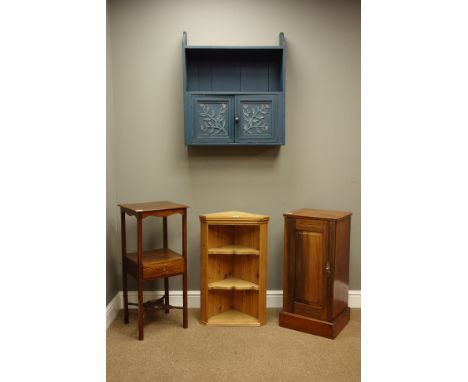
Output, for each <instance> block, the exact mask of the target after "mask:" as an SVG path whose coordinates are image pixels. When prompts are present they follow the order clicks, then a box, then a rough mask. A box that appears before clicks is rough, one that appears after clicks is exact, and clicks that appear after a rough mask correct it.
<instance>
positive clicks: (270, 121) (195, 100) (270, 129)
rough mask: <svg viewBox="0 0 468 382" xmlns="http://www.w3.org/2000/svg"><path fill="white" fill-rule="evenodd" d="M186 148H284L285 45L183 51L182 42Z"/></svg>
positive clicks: (185, 48) (184, 44) (281, 39)
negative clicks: (189, 146) (257, 146)
mask: <svg viewBox="0 0 468 382" xmlns="http://www.w3.org/2000/svg"><path fill="white" fill-rule="evenodd" d="M182 62H183V76H184V78H183V79H184V114H185V118H184V127H185V144H186V145H194V146H196V145H199V146H212V145H213V146H220V145H222V146H254V145H265V146H275V145H284V119H285V118H284V109H285V108H284V100H285V97H284V88H285V86H284V85H285V42H284V35H283V33H280V34H279V45H277V46H188V45H187V33H186V32H184V34H183V38H182Z"/></svg>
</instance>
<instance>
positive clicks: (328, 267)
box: [325, 261, 331, 276]
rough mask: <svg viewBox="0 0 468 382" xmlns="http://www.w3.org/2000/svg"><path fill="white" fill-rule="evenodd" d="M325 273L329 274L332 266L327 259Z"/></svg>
mask: <svg viewBox="0 0 468 382" xmlns="http://www.w3.org/2000/svg"><path fill="white" fill-rule="evenodd" d="M325 273H326V274H327V276H328V275H330V273H331V268H330V262H329V261H327V264H326V265H325Z"/></svg>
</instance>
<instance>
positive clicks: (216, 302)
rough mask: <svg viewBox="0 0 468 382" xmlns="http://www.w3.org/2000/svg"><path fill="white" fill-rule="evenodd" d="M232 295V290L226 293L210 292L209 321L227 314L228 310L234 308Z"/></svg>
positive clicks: (219, 291)
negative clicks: (219, 315)
mask: <svg viewBox="0 0 468 382" xmlns="http://www.w3.org/2000/svg"><path fill="white" fill-rule="evenodd" d="M232 293H233V292H232V291H230V290H229V291H225V290H216V289H213V290H210V291H208V303H207V306H206V311H207V314H206V318H207V320H209V319H210V317H212V316H215V315H217V314H220V313H223V312H226V311H227V310H230V309H232V308H233V302H232ZM205 323H206V321H205Z"/></svg>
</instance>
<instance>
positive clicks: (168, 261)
mask: <svg viewBox="0 0 468 382" xmlns="http://www.w3.org/2000/svg"><path fill="white" fill-rule="evenodd" d="M119 207H120V217H121V224H122V228H121V231H122V279H123V298H124V322H125V323H126V324H128V306H129V305H137V306H138V339H139V340H142V339H143V325H144V309H145V308H148V309H149V308H152V309H156V310H160V309H164V310H165V312H166V313H169V309H172V308H177V309H181V308H180V307H175V306H172V305H170V304H169V277H172V276H177V275H182V284H183V308H182V309H183V327H184V328H187V326H188V322H187V208H188V206H186V205H183V204H177V203H172V202H166V201H164V202H148V203H132V204H119ZM125 214H127V215H130V216H135V217H136V219H137V243H138V244H137V252H136V253H127V240H126V229H125ZM174 214H180V215H182V255H180V254H179V253H176V252H174V251H172V250H171V249H169V248H168V244H167V217H168V216H169V215H174ZM148 216H157V217H162V218H163V248H159V249H153V250H148V251H143V237H142V236H143V233H142V231H143V229H142V223H143V219H145V218H146V217H148ZM127 273H129V274H130V275H131V276H133V277H134V278H135V279H136V280H137V281H138V304H135V303H129V302H128V290H127ZM158 278H164V296H163V297H161V298H160V299H157V300H151V301H147V302H145V303H143V285H144V282H145V281H148V280H155V279H158Z"/></svg>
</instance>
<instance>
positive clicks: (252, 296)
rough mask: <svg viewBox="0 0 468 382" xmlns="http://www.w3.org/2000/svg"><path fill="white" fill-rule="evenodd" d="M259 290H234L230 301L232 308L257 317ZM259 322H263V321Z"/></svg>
mask: <svg viewBox="0 0 468 382" xmlns="http://www.w3.org/2000/svg"><path fill="white" fill-rule="evenodd" d="M258 298H259V292H258V291H255V290H251V291H250V290H249V291H248V290H246V291H235V292H233V294H232V302H233V307H234V309H236V310H238V311H240V312H243V313H245V314H248V315H249V316H252V317H255V318H257V319H258V318H259V317H258V313H259V306H258V305H259V304H258ZM258 321H259V322H262V323H264V322H263V321H260V320H259V319H258Z"/></svg>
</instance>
